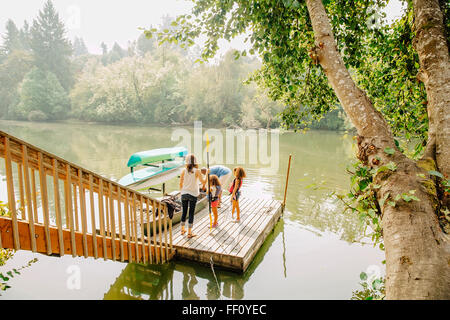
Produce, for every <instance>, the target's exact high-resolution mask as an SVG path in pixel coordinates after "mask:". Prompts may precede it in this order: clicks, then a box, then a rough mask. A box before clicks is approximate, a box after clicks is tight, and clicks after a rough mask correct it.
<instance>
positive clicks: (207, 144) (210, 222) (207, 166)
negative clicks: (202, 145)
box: [206, 133, 212, 231]
mask: <svg viewBox="0 0 450 320" xmlns="http://www.w3.org/2000/svg"><path fill="white" fill-rule="evenodd" d="M206 168H207V172H206V173H207V174H208V207H209V230H210V231H211V229H212V216H211V187H210V184H209V137H208V134H207V133H206Z"/></svg>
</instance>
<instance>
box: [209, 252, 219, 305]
mask: <svg viewBox="0 0 450 320" xmlns="http://www.w3.org/2000/svg"><path fill="white" fill-rule="evenodd" d="M209 260H210V264H211V270H212V272H213V275H214V279H216V285H217V290H218V291H219V299H220V298H221V297H222V293H221V292H220V285H219V281H218V280H217V276H216V272H215V271H214V261H213V258H212V256H211V257H210V259H209Z"/></svg>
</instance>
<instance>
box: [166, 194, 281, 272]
mask: <svg viewBox="0 0 450 320" xmlns="http://www.w3.org/2000/svg"><path fill="white" fill-rule="evenodd" d="M239 204H240V208H241V221H240V222H239V223H236V222H234V219H231V201H230V197H229V196H224V197H223V199H222V207H221V208H219V213H218V216H219V218H218V222H219V226H218V227H217V228H214V229H212V230H210V219H209V213H208V207H206V208H205V209H203V210H201V211H200V212H198V213H197V214H196V215H195V219H194V228H193V233H194V234H196V236H195V237H193V238H188V237H187V235H186V234H185V235H181V225H180V224H178V225H175V226H174V227H173V247H174V249H176V257H178V258H179V259H187V260H193V261H196V262H201V263H208V264H209V263H210V262H211V258H212V260H213V263H214V266H216V267H222V268H226V269H232V270H235V271H239V272H244V271H245V270H246V269H247V267H248V266H249V264H250V263H251V261H252V259H253V257H254V256H255V255H256V253H257V252H258V250H259V248H260V247H261V246H262V244H263V243H264V240H265V239H266V238H267V236H268V234H269V233H270V232H271V231H272V230H273V228H274V227H275V224H276V223H277V221H278V219H279V218H280V216H281V211H282V206H281V203H280V202H279V201H277V200H272V199H253V198H245V197H241V199H240V203H239ZM234 218H236V213H235V214H234Z"/></svg>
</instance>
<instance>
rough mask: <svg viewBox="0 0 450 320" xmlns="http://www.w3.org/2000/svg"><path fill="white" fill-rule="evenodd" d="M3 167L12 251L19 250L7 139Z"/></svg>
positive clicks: (9, 147)
mask: <svg viewBox="0 0 450 320" xmlns="http://www.w3.org/2000/svg"><path fill="white" fill-rule="evenodd" d="M5 161H6V163H5V165H6V188H7V189H8V209H9V213H10V215H11V220H12V227H13V238H14V249H15V250H19V249H20V239H19V228H18V226H17V211H16V200H15V198H14V181H13V173H12V163H11V146H10V142H9V138H8V137H5Z"/></svg>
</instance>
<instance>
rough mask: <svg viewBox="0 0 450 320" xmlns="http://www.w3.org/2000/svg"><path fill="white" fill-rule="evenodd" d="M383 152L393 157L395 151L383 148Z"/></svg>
mask: <svg viewBox="0 0 450 320" xmlns="http://www.w3.org/2000/svg"><path fill="white" fill-rule="evenodd" d="M384 152H385V153H387V154H390V155H393V154H394V153H395V150H394V149H393V148H390V147H386V148H384Z"/></svg>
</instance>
